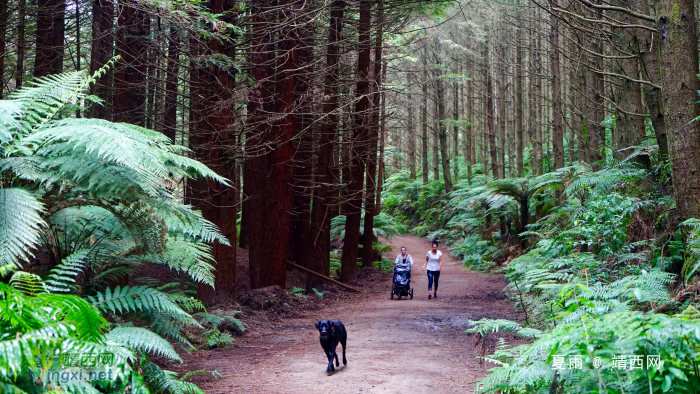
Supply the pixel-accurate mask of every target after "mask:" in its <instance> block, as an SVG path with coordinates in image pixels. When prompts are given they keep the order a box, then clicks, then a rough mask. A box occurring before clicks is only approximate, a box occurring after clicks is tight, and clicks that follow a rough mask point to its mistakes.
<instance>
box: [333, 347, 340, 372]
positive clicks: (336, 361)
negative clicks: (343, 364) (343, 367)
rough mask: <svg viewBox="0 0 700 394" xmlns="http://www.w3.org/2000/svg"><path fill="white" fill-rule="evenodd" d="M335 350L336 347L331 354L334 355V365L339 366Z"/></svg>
mask: <svg viewBox="0 0 700 394" xmlns="http://www.w3.org/2000/svg"><path fill="white" fill-rule="evenodd" d="M337 350H338V349H337V348H336V349H334V350H333V355H334V356H335V366H336V367H339V366H340V363H339V362H338V351H337Z"/></svg>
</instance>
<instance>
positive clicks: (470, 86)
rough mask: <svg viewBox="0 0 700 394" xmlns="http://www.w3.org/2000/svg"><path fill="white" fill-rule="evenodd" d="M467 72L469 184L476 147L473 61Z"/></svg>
mask: <svg viewBox="0 0 700 394" xmlns="http://www.w3.org/2000/svg"><path fill="white" fill-rule="evenodd" d="M469 71H470V72H471V77H470V79H469V80H468V81H467V97H466V100H467V103H468V104H467V105H466V107H467V111H468V112H467V121H468V122H469V123H467V135H466V140H467V153H466V155H465V156H464V159H465V160H467V179H468V181H469V183H470V184H471V182H472V166H473V165H474V164H476V147H475V145H476V144H475V143H474V121H475V119H476V118H475V117H474V82H473V81H472V78H473V75H474V60H473V59H470V61H469Z"/></svg>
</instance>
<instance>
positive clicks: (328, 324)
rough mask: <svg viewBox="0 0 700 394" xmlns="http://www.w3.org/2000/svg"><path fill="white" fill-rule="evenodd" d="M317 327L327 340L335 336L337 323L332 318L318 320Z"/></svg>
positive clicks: (322, 337) (322, 336)
mask: <svg viewBox="0 0 700 394" xmlns="http://www.w3.org/2000/svg"><path fill="white" fill-rule="evenodd" d="M316 328H318V332H319V334H321V339H323V340H326V339H328V338H330V337H332V336H333V332H334V331H335V324H333V322H332V321H330V320H319V321H317V322H316Z"/></svg>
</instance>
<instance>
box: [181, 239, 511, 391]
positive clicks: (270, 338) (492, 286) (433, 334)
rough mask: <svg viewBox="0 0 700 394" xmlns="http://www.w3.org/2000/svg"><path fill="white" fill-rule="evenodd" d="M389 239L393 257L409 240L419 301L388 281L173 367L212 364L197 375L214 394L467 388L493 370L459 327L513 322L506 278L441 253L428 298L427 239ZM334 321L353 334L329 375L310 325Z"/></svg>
mask: <svg viewBox="0 0 700 394" xmlns="http://www.w3.org/2000/svg"><path fill="white" fill-rule="evenodd" d="M392 244H393V245H394V246H395V250H394V253H395V254H393V256H396V253H398V252H399V247H400V246H401V245H403V246H406V247H407V248H408V253H409V254H411V255H412V256H413V257H414V261H415V264H414V266H413V271H412V282H411V284H412V286H413V287H414V289H415V291H414V299H413V300H407V299H402V300H401V301H398V300H396V299H394V300H390V299H389V295H390V290H391V280H390V279H389V280H387V281H386V283H381V284H377V285H376V286H373V287H372V288H370V289H368V291H367V292H366V293H365V294H364V295H363V296H362V297H359V298H355V299H353V300H348V301H347V302H344V303H340V302H339V303H336V304H335V306H334V307H330V308H326V309H322V310H319V311H312V312H310V313H308V314H307V315H308V316H306V317H304V318H298V319H284V322H283V324H282V325H281V327H279V328H277V330H276V331H275V332H274V334H268V335H264V336H261V337H258V338H251V339H246V337H243V338H242V339H240V340H237V342H236V345H237V346H239V348H234V349H222V350H216V351H210V352H199V353H197V355H196V356H194V357H188V358H187V359H186V363H185V364H184V365H182V366H180V367H179V368H176V369H177V370H180V371H188V370H189V371H191V370H195V369H201V368H204V369H207V370H210V371H211V370H216V371H217V372H218V373H220V374H221V376H220V377H218V378H217V379H214V378H213V377H212V376H211V375H208V376H207V375H198V376H196V377H194V378H193V379H192V381H194V382H195V383H197V384H198V385H199V386H200V387H202V388H203V389H204V390H205V391H206V392H207V393H210V394H213V393H343V394H345V393H363V394H364V393H471V392H472V391H473V390H474V386H475V382H476V381H477V380H479V379H480V378H482V377H483V376H484V375H485V374H486V369H487V367H483V366H479V362H478V361H477V360H475V359H474V357H475V356H476V353H477V351H476V350H474V349H473V347H472V346H471V345H470V343H469V342H470V338H471V336H469V335H467V334H465V333H464V332H463V330H464V328H465V327H466V326H467V322H468V321H469V320H479V319H481V318H485V317H487V318H508V319H517V316H516V315H515V312H513V307H512V304H511V303H510V302H509V301H507V300H506V298H505V296H504V295H503V293H502V292H501V289H502V288H503V287H504V286H505V284H506V283H505V281H504V280H503V279H502V278H500V277H498V276H494V275H484V274H479V273H474V272H469V271H467V270H466V269H465V268H463V267H462V266H461V263H460V262H459V261H458V260H457V259H454V258H452V257H451V256H449V254H448V253H445V254H444V257H443V260H444V263H443V269H442V273H441V276H440V288H439V291H438V295H439V296H440V298H439V299H437V300H436V299H432V300H428V299H427V281H428V279H427V277H426V275H425V272H421V270H420V267H421V266H422V263H423V261H424V259H425V254H426V253H427V251H428V250H429V249H430V244H429V243H428V242H427V241H426V240H423V239H420V238H416V237H412V236H399V237H395V238H394V239H393V241H392ZM341 304H342V305H341ZM338 318H340V319H341V320H342V321H343V323H344V324H345V326H346V328H347V331H348V350H347V359H348V365H347V366H345V367H343V365H342V364H341V366H340V368H338V369H336V371H335V372H334V373H332V374H327V373H326V365H327V364H326V362H327V361H326V358H325V355H324V354H323V351H322V350H321V347H320V345H319V343H318V331H317V330H316V329H315V328H314V323H315V322H316V321H317V320H319V319H333V320H335V319H338ZM339 350H340V347H339ZM202 353H204V354H202ZM341 358H342V357H341Z"/></svg>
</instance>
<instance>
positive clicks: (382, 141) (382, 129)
mask: <svg viewBox="0 0 700 394" xmlns="http://www.w3.org/2000/svg"><path fill="white" fill-rule="evenodd" d="M383 62H384V65H383V66H382V81H386V60H384V61H383ZM381 101H382V104H381V110H380V120H379V167H378V169H377V202H376V203H375V205H374V215H375V216H376V215H379V214H380V213H381V212H382V190H383V187H384V181H385V178H386V175H385V174H386V168H385V165H384V147H385V145H386V138H387V135H386V90H384V89H382V100H381ZM397 146H401V144H400V143H399V142H397ZM395 168H396V171H401V167H395Z"/></svg>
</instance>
